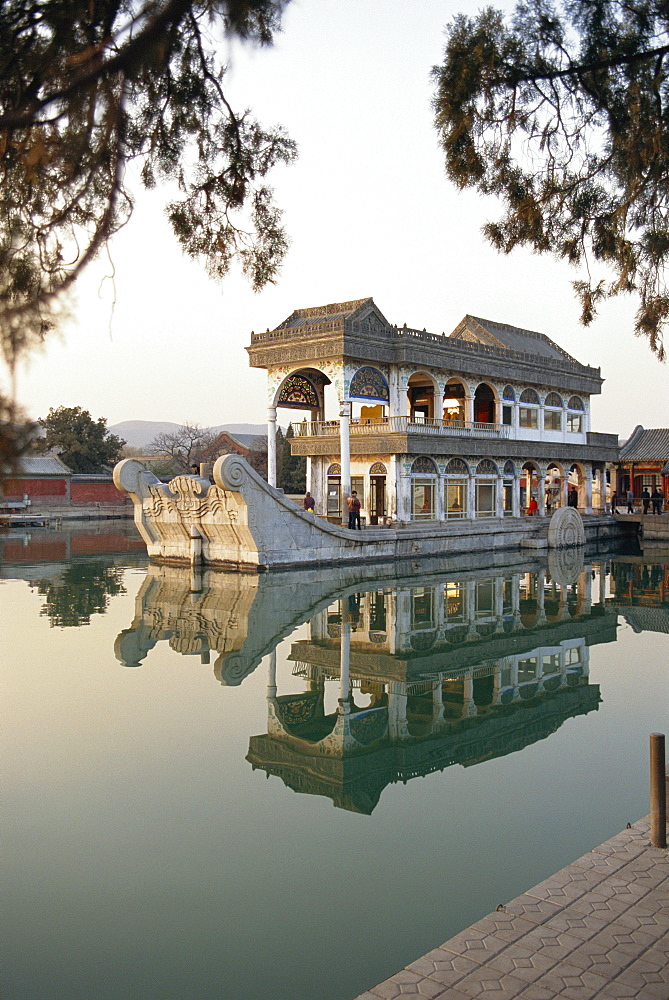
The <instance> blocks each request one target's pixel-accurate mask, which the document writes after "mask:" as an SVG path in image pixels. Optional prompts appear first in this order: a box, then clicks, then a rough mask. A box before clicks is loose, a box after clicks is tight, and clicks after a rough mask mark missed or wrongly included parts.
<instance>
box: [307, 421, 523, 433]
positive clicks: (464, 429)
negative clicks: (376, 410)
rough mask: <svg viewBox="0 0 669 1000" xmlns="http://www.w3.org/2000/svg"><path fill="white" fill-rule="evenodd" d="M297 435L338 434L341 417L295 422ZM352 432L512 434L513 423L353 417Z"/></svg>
mask: <svg viewBox="0 0 669 1000" xmlns="http://www.w3.org/2000/svg"><path fill="white" fill-rule="evenodd" d="M293 430H294V432H295V436H296V437H328V436H332V437H336V436H338V434H339V421H338V420H311V421H309V420H306V421H302V422H301V423H295V424H293ZM350 433H351V434H353V435H358V434H388V433H390V434H436V435H438V436H440V437H441V436H447V437H475V438H481V437H485V438H509V437H510V436H511V427H510V426H508V425H506V424H490V423H482V422H480V421H468V420H441V419H439V418H438V417H428V418H426V419H425V420H421V421H417V420H412V419H411V417H386V418H385V419H383V420H351V422H350Z"/></svg>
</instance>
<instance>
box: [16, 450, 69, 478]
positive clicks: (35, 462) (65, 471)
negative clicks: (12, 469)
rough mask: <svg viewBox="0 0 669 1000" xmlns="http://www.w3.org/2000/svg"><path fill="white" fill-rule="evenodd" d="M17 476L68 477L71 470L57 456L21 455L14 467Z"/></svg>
mask: <svg viewBox="0 0 669 1000" xmlns="http://www.w3.org/2000/svg"><path fill="white" fill-rule="evenodd" d="M16 475H17V476H70V475H72V472H71V470H70V469H69V468H68V466H67V465H65V462H62V461H61V460H60V458H59V457H58V455H22V456H21V457H20V458H19V460H18V462H17V465H16Z"/></svg>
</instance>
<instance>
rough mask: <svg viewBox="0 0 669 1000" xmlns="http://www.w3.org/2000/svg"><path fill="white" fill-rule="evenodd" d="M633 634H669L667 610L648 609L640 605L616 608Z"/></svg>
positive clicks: (668, 610)
mask: <svg viewBox="0 0 669 1000" xmlns="http://www.w3.org/2000/svg"><path fill="white" fill-rule="evenodd" d="M618 611H619V612H620V614H621V615H622V616H623V618H624V619H625V621H626V622H627V624H628V625H631V626H632V628H633V629H634V631H635V632H665V633H667V634H669V608H648V607H645V606H642V605H634V607H618Z"/></svg>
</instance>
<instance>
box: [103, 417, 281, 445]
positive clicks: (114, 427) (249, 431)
mask: <svg viewBox="0 0 669 1000" xmlns="http://www.w3.org/2000/svg"><path fill="white" fill-rule="evenodd" d="M179 427H181V424H175V423H174V422H173V421H171V420H122V421H121V423H120V424H111V425H110V426H108V428H107V430H108V431H110V432H111V433H112V434H116V435H117V436H118V437H120V438H123V440H124V441H125V442H126V444H129V445H130V447H131V448H141V449H144V448H148V446H149V445H150V444H151V442H152V441H153V439H154V438H155V437H156V436H157V435H158V434H170V433H172V432H173V431H176V430H177V429H178V428H179ZM207 430H210V431H215V432H216V433H218V432H219V431H228V433H229V434H232V435H233V436H235V435H237V434H244V435H248V436H250V437H259V436H261V435H263V436H264V435H265V434H267V425H266V424H218V425H217V426H216V427H208V428H207Z"/></svg>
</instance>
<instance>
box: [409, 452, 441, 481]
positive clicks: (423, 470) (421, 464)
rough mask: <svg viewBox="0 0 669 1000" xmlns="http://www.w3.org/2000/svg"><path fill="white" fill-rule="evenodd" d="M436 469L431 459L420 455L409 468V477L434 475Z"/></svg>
mask: <svg viewBox="0 0 669 1000" xmlns="http://www.w3.org/2000/svg"><path fill="white" fill-rule="evenodd" d="M436 472H437V467H436V465H435V464H434V462H433V461H432V459H431V458H427V457H426V456H425V455H421V456H420V458H417V459H416V460H415V462H414V463H413V465H412V466H411V475H412V476H416V475H423V476H424V475H431V476H434V475H436Z"/></svg>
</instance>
